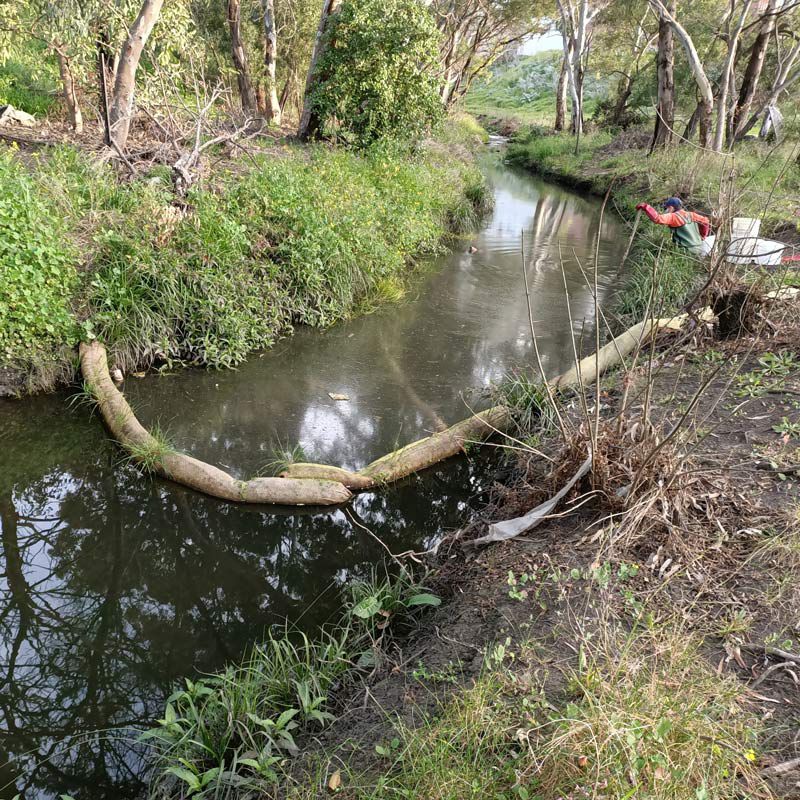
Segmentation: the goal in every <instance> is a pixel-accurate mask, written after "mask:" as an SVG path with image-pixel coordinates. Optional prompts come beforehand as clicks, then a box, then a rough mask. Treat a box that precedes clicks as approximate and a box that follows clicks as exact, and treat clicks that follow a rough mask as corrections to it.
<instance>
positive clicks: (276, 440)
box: [0, 161, 625, 800]
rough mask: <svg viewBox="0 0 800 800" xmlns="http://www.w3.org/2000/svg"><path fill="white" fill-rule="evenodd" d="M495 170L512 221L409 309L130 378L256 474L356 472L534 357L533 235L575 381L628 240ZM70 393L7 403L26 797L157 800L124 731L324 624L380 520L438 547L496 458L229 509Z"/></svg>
mask: <svg viewBox="0 0 800 800" xmlns="http://www.w3.org/2000/svg"><path fill="white" fill-rule="evenodd" d="M486 169H487V172H488V174H489V177H490V179H491V181H492V183H493V185H494V191H495V199H496V203H495V208H494V211H493V213H492V214H491V215H489V216H488V217H487V219H486V220H485V223H484V225H483V227H482V229H481V231H480V232H479V233H478V234H476V235H475V236H474V237H472V238H471V239H470V240H469V241H466V242H464V243H463V244H459V246H457V248H456V250H455V252H454V253H452V254H451V255H448V256H445V257H443V258H441V259H438V260H437V261H436V262H435V263H433V264H431V265H429V266H428V267H426V268H425V270H424V271H423V273H422V274H421V276H420V278H419V280H418V281H417V282H416V284H415V286H414V289H413V291H412V293H411V295H410V296H409V298H408V299H407V300H406V301H405V302H403V303H402V304H400V305H395V306H391V307H387V308H384V309H383V310H382V311H380V312H379V313H376V314H374V315H371V316H368V317H364V318H361V319H358V320H355V321H353V322H350V323H347V324H343V325H339V326H336V327H334V328H332V329H330V330H327V331H324V332H320V331H311V330H302V331H298V332H297V333H296V334H295V336H293V337H292V338H290V339H287V340H284V341H283V342H280V343H279V344H278V345H277V346H276V347H275V348H274V349H273V350H271V351H270V352H267V353H264V354H262V355H260V356H258V355H256V356H254V357H253V358H252V359H251V360H250V361H249V362H248V363H247V364H245V365H244V366H242V367H241V368H240V369H239V370H238V371H234V372H202V371H184V372H181V373H179V374H175V375H169V376H161V377H148V378H146V379H143V380H136V379H134V378H130V379H128V380H127V381H126V385H125V391H126V393H127V394H128V396H129V398H130V399H131V401H132V404H133V406H134V408H136V409H137V411H138V413H139V415H140V417H141V418H142V420H143V421H145V422H147V423H151V424H152V423H156V422H158V424H159V425H160V426H161V427H162V428H163V429H165V430H166V431H168V433H169V437H170V439H171V440H172V441H173V442H174V443H175V444H176V445H177V446H178V447H180V448H184V449H186V450H187V451H188V452H191V453H192V454H193V455H196V456H199V457H200V458H203V459H206V460H209V461H212V462H214V463H218V464H222V465H225V466H226V467H227V468H228V469H230V470H231V471H232V472H234V473H235V474H237V475H242V476H245V475H250V474H252V473H254V472H257V471H259V470H262V469H264V468H265V466H266V465H267V464H268V463H269V462H270V461H272V460H273V459H274V451H276V450H280V449H282V448H283V449H285V448H286V446H287V445H295V444H297V443H299V444H300V445H301V446H302V449H303V451H304V453H305V456H306V457H308V458H310V459H315V460H322V461H327V462H330V463H334V464H340V465H342V466H345V467H354V468H357V467H360V466H362V465H363V464H365V463H366V462H368V461H369V460H371V459H373V458H375V457H377V456H379V455H381V454H383V453H384V452H386V451H387V450H390V449H392V448H394V447H396V446H397V445H398V444H402V443H406V442H409V441H412V440H413V439H416V438H419V437H420V436H423V435H425V434H426V433H427V432H428V431H431V430H434V429H435V427H436V426H437V425H438V424H440V423H441V421H445V422H453V421H455V420H457V419H460V418H461V417H463V416H464V415H465V414H466V413H467V411H468V409H469V408H478V407H481V406H482V405H485V404H486V403H487V402H488V399H487V397H486V396H485V390H486V388H487V387H489V386H490V385H491V384H492V383H493V382H495V381H497V380H499V379H500V378H501V377H502V376H503V375H504V374H506V373H508V372H509V371H511V370H514V369H520V368H530V367H531V365H532V354H531V345H530V335H529V321H528V311H527V305H526V300H525V293H524V289H523V281H522V273H521V267H520V263H521V258H520V233H521V231H523V230H524V231H525V249H526V261H527V263H528V280H529V284H530V289H531V295H532V303H533V315H534V320H535V324H536V327H537V330H538V332H539V334H540V347H541V349H542V352H543V354H544V361H545V370H546V372H548V374H555V373H557V372H559V371H561V370H563V369H565V368H566V367H567V366H568V365H569V364H570V362H571V359H572V337H573V335H580V333H581V331H582V330H583V328H584V327H585V326H586V325H587V324H588V323H589V322H590V320H589V319H588V317H589V316H590V315H591V295H590V292H589V291H588V289H587V286H586V282H585V280H584V277H583V274H582V272H581V267H580V265H581V264H587V263H589V261H590V259H591V257H592V255H593V252H594V246H595V240H596V237H597V236H598V233H599V253H600V264H601V269H600V288H601V291H602V292H603V293H606V292H608V291H609V290H610V289H611V287H612V285H613V283H614V280H615V277H616V274H615V273H616V265H617V264H618V263H619V260H620V257H621V254H622V251H623V249H624V246H625V236H624V232H623V231H622V229H621V227H620V226H619V225H618V224H617V222H616V221H615V220H614V219H613V218H608V217H607V218H606V219H605V220H604V221H603V222H602V226H601V225H600V208H599V204H598V203H597V202H596V201H595V200H593V199H584V198H581V197H579V196H577V195H575V194H573V193H570V192H566V191H564V190H561V189H559V188H556V187H554V186H551V185H548V184H544V183H542V182H540V181H537V180H535V179H533V178H531V177H529V176H525V175H521V174H517V173H515V172H512V171H510V170H508V169H506V168H505V167H503V166H501V165H500V164H499V162H498V161H492V162H491V163H488V164H487V166H486ZM470 245H472V246H474V247H475V248H477V252H475V253H469V252H466V251H467V249H468V247H469V246H470ZM561 263H563V265H564V270H563V273H562V269H561V266H560V264H561ZM565 281H566V285H567V290H568V292H569V297H570V306H571V311H572V316H573V322H572V325H571V326H570V324H569V322H568V317H567V314H566V299H565V287H564V283H565ZM330 394H336V395H344V396H346V397H347V398H348V399H347V400H333V399H331V397H330ZM67 401H68V397H67V396H65V395H56V396H50V397H38V398H33V399H30V400H25V401H23V402H18V403H14V402H10V401H0V525H1V527H2V532H1V534H0V537H1V539H2V561H0V568H1V569H2V574H0V787H2V788H0V798H3V799H4V798H11V797H13V796H14V795H15V794H16V793H18V792H21V793H22V794H23V796H24V797H25V798H28V799H29V800H30V798H50V797H56V796H58V795H59V794H61V793H68V794H70V795H72V796H74V797H76V798H78V799H79V800H82V799H83V798H91V799H92V800H95V799H96V798H114V799H115V800H119V799H121V798H126V797H140V796H141V795H142V793H143V791H144V788H143V783H142V770H141V765H140V762H139V754H138V753H137V749H136V747H135V746H134V745H133V744H132V743H131V741H130V740H129V739H128V738H126V737H125V735H124V734H123V733H121V732H123V731H126V730H127V731H129V730H130V729H131V728H132V727H135V726H137V725H141V724H143V723H145V722H146V721H147V720H149V719H152V718H154V717H155V716H156V715H158V714H159V712H160V711H161V709H162V704H163V699H164V697H165V696H166V694H167V693H168V692H169V691H170V689H171V687H172V686H173V685H174V683H175V682H176V681H178V680H180V679H181V678H182V677H183V676H186V675H192V674H194V673H196V672H197V671H201V672H202V671H210V670H214V669H216V668H218V667H219V666H221V665H222V664H224V663H225V662H227V661H230V660H233V659H236V658H237V657H238V656H239V655H240V654H241V653H242V652H243V651H244V650H245V649H246V647H247V646H248V644H249V643H251V642H253V641H254V640H256V639H258V637H259V636H260V635H261V634H262V632H263V630H264V629H265V627H267V626H269V625H270V624H273V623H275V622H276V621H278V620H281V619H284V618H287V617H288V618H289V619H290V620H292V621H295V622H297V623H298V624H299V625H300V626H302V627H306V628H308V629H313V627H315V626H316V625H319V624H320V623H321V622H323V621H324V620H326V619H328V618H330V617H331V616H335V615H336V610H337V592H338V591H339V589H340V588H341V587H342V586H343V585H344V584H346V583H347V581H348V580H350V579H351V578H352V577H353V576H356V575H360V574H363V573H365V572H367V571H368V570H369V569H370V568H371V567H372V565H374V564H378V563H380V561H381V559H382V550H381V548H380V546H379V545H378V544H376V542H375V541H374V540H373V539H372V538H371V537H370V536H369V535H368V534H367V533H365V532H364V530H363V529H362V528H361V527H360V526H361V525H364V526H367V527H369V528H371V529H373V530H374V531H375V532H376V533H378V535H379V536H380V537H381V538H382V539H383V540H384V541H386V542H387V543H388V544H389V546H390V547H391V548H392V549H393V550H395V551H399V550H405V549H409V548H417V549H419V548H423V547H425V546H428V545H430V544H431V543H432V542H434V541H435V540H436V538H437V537H438V536H440V535H441V533H442V532H443V531H445V530H448V529H452V528H454V527H456V526H457V525H458V524H459V522H460V521H462V520H463V519H464V517H465V516H466V515H467V514H468V513H469V506H470V501H471V498H472V497H474V496H475V495H476V494H477V493H478V492H479V491H480V489H481V486H482V485H483V483H484V481H485V478H486V476H485V472H486V469H485V464H484V463H483V462H482V461H481V460H480V459H477V460H475V459H474V460H471V461H470V460H467V459H454V460H452V461H450V462H448V463H446V464H444V465H442V466H440V467H439V468H437V469H432V470H429V471H427V472H425V473H424V474H422V475H419V476H417V477H415V478H413V479H410V480H408V481H407V482H405V483H404V484H402V485H400V486H396V487H393V488H392V489H390V490H388V491H385V492H381V493H375V494H363V495H360V496H359V497H357V498H356V499H355V500H354V502H353V503H352V505H351V506H350V507H348V508H347V509H334V510H315V509H307V510H304V511H301V512H298V510H297V509H289V510H283V509H274V508H266V507H265V508H253V507H248V508H245V507H237V506H231V505H225V504H222V503H218V502H216V501H214V500H211V499H208V498H205V497H200V496H198V495H195V494H192V493H191V492H188V491H184V490H182V489H181V488H179V487H176V486H173V485H170V484H168V483H165V482H162V481H153V480H150V479H149V478H146V477H143V476H141V475H140V474H138V473H137V471H136V470H135V469H133V468H132V467H131V466H130V465H129V464H126V463H125V462H124V461H123V460H122V458H121V456H120V453H119V451H118V450H117V449H116V448H115V447H114V446H113V445H112V444H111V443H109V442H108V441H107V439H106V436H105V434H104V431H103V428H102V426H101V424H100V423H99V421H98V419H97V418H92V417H90V416H89V412H88V411H87V410H86V409H85V408H81V407H80V406H75V407H72V408H70V407H69V406H68V405H67Z"/></svg>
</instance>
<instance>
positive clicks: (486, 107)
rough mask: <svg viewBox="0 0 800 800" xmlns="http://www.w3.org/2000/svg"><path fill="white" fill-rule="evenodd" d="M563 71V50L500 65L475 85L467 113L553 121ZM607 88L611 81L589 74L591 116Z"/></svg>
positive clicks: (587, 89) (587, 95) (587, 90)
mask: <svg viewBox="0 0 800 800" xmlns="http://www.w3.org/2000/svg"><path fill="white" fill-rule="evenodd" d="M560 69H561V51H560V50H547V51H545V52H543V53H536V54H535V55H530V56H516V57H514V58H513V59H512V60H510V61H502V62H498V63H497V64H495V65H494V66H493V67H492V68H491V69H490V70H489V71H487V73H486V75H485V76H483V77H482V78H480V79H478V80H476V81H475V83H474V84H473V86H472V88H471V89H470V91H469V93H468V94H467V97H466V107H467V110H468V111H470V112H472V113H474V114H487V115H489V116H511V117H516V118H518V119H520V120H521V121H523V122H539V123H543V124H546V123H549V122H552V119H553V117H554V116H555V94H556V86H557V85H558V74H559V70H560ZM607 89H608V79H607V78H605V77H599V76H597V75H593V74H591V73H587V75H586V78H585V84H584V97H585V98H586V101H587V102H586V113H587V114H591V113H592V111H593V109H594V102H593V101H596V100H597V99H599V98H600V97H602V96H603V95H604V94H605V93H606V91H607Z"/></svg>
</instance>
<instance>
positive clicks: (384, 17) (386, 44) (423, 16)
mask: <svg viewBox="0 0 800 800" xmlns="http://www.w3.org/2000/svg"><path fill="white" fill-rule="evenodd" d="M327 36H328V42H327V44H328V46H327V47H326V48H325V50H324V54H323V57H322V58H321V59H320V63H319V66H318V70H317V82H316V86H315V88H314V92H313V96H312V103H313V104H314V106H315V108H316V110H317V112H318V113H319V115H320V117H321V118H322V119H323V121H324V125H325V128H326V133H329V134H335V135H337V136H338V137H340V138H342V139H345V140H347V141H352V142H355V143H357V144H368V143H369V142H372V141H374V140H376V139H379V138H381V137H382V136H385V135H387V134H393V135H395V136H398V137H410V136H413V135H414V134H418V133H420V132H421V131H423V130H424V129H426V128H427V127H429V126H430V125H431V124H432V123H433V122H434V121H435V120H436V119H438V118H439V116H440V115H441V114H442V113H443V109H442V102H441V100H440V98H439V94H438V85H439V80H438V76H437V71H438V59H439V33H438V31H437V29H436V24H435V22H434V19H433V16H432V15H431V14H430V12H429V11H428V9H426V8H425V7H424V6H423V5H422V4H421V3H419V2H418V0H362V2H355V0H346V2H345V3H344V4H343V5H342V9H341V11H340V12H339V14H338V15H337V16H336V18H335V20H334V21H333V23H332V24H331V26H330V28H329V30H328V33H327Z"/></svg>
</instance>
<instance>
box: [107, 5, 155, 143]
mask: <svg viewBox="0 0 800 800" xmlns="http://www.w3.org/2000/svg"><path fill="white" fill-rule="evenodd" d="M163 4H164V0H144V2H143V3H142V7H141V10H140V11H139V16H137V17H136V20H135V21H134V23H133V25H131V28H130V31H129V32H128V38H127V39H126V40H125V43H124V44H123V45H122V51H121V53H120V56H119V64H118V66H117V72H116V78H115V80H114V93H113V95H112V98H111V108H110V110H109V121H110V123H111V139H112V141H113V142H114V144H116V146H117V147H118V148H119V149H120V150H124V149H125V145H126V144H127V143H128V134H129V133H130V128H131V116H132V114H133V97H134V92H135V89H136V71H137V69H138V68H139V59H140V58H141V57H142V51H143V50H144V46H145V45H146V44H147V40H148V38H149V37H150V34H151V33H152V31H153V26H154V25H155V24H156V21H157V20H158V15H159V14H160V13H161V6H162V5H163Z"/></svg>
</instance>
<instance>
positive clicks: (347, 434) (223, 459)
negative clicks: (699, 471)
mask: <svg viewBox="0 0 800 800" xmlns="http://www.w3.org/2000/svg"><path fill="white" fill-rule="evenodd" d="M488 171H489V174H490V178H491V179H492V181H493V182H494V185H495V197H496V204H495V208H494V211H493V213H492V215H491V216H490V217H489V219H487V221H486V224H485V227H484V228H483V230H482V231H481V232H480V233H479V234H478V235H476V236H475V237H473V238H472V239H470V240H469V241H465V242H463V243H459V246H458V251H459V252H455V253H453V254H450V255H448V256H446V257H444V258H442V259H440V260H439V261H438V263H437V264H436V265H435V268H433V269H431V270H429V272H428V274H427V275H426V276H425V277H424V279H423V280H422V281H420V284H419V286H418V287H417V289H416V291H415V297H414V299H413V300H411V301H409V302H406V303H403V304H401V305H399V306H391V307H386V308H384V309H382V310H381V311H380V312H379V313H376V314H373V315H371V316H368V317H363V318H361V319H358V320H354V321H352V322H350V323H348V324H346V325H339V326H336V327H334V328H331V329H329V330H327V331H324V332H319V331H309V330H301V331H299V332H298V333H297V334H296V335H295V336H294V337H293V338H291V339H287V340H284V341H283V342H281V343H279V344H278V346H277V347H276V348H275V349H274V350H272V351H270V352H267V353H264V354H262V355H261V356H260V357H254V358H252V359H251V360H250V361H249V362H248V363H247V364H244V365H243V366H242V367H241V368H240V369H239V370H238V371H237V372H228V373H224V374H221V373H213V372H199V371H196V372H185V371H184V372H181V373H179V374H176V375H173V376H169V377H164V378H160V379H158V380H146V381H137V380H135V379H131V380H128V381H127V382H126V386H125V391H126V393H127V395H128V397H129V399H130V400H131V402H132V404H133V406H134V408H136V409H137V412H138V413H139V415H140V417H141V418H142V419H143V421H145V422H146V423H148V424H153V423H158V424H159V425H161V426H162V427H163V428H166V429H167V430H168V431H169V434H170V438H171V439H172V440H173V441H175V442H176V443H177V444H178V445H179V446H180V447H182V448H185V449H186V450H188V451H189V452H191V453H192V454H193V455H196V456H198V457H199V458H203V459H205V460H208V461H211V462H212V463H218V464H223V465H224V466H225V467H226V468H228V469H230V470H231V471H233V472H234V473H235V474H236V475H237V476H239V477H249V476H250V475H252V474H254V473H257V472H259V471H260V470H261V469H263V467H264V465H265V464H266V463H268V462H269V461H270V460H271V459H272V454H273V452H274V451H275V450H276V449H277V448H278V446H279V445H283V446H285V445H287V444H289V445H295V444H297V443H299V444H301V445H302V447H303V451H304V452H305V454H306V456H307V457H308V458H310V459H313V460H317V461H322V462H326V463H333V464H337V465H339V466H344V467H347V468H351V469H352V468H360V467H362V466H363V465H364V464H365V463H367V462H369V461H371V460H372V459H374V458H376V457H378V456H380V455H383V454H384V453H386V452H388V451H389V450H392V449H394V448H395V447H397V446H398V444H402V443H406V442H410V441H413V440H414V439H418V438H420V437H421V436H425V435H427V434H428V433H430V432H431V431H433V430H436V429H437V427H439V426H441V425H442V424H443V423H446V424H450V423H452V422H455V421H456V420H458V419H461V418H463V417H464V416H465V415H466V414H467V412H468V410H469V409H470V408H476V407H481V405H482V404H485V402H486V400H485V399H484V398H483V397H482V395H481V390H485V389H486V388H487V387H488V386H490V385H491V384H492V383H493V382H496V381H498V380H500V379H501V378H502V377H503V376H504V375H505V374H507V373H508V372H509V371H510V370H512V369H514V368H517V367H522V368H525V369H532V368H534V358H533V348H532V344H531V337H530V322H529V318H528V308H527V302H526V298H525V291H524V282H523V276H522V268H521V262H522V258H521V253H520V238H521V233H522V231H523V230H524V231H525V249H526V263H527V265H528V282H529V285H530V291H531V300H532V307H533V316H534V321H535V325H536V330H537V337H538V338H539V346H540V349H541V351H542V354H543V361H544V368H545V371H546V372H547V373H548V374H550V375H554V374H557V373H559V372H562V371H564V370H565V369H567V368H568V367H569V366H570V365H571V363H572V359H573V350H572V335H573V332H574V333H576V334H577V335H580V333H581V331H582V330H583V329H584V327H586V324H587V320H588V321H589V324H590V323H591V318H592V317H593V302H592V293H591V290H590V288H589V286H588V285H587V282H586V278H585V276H584V274H583V269H586V268H588V265H589V263H590V261H591V260H592V259H593V258H594V248H595V240H596V237H597V235H598V233H599V237H600V239H599V264H600V269H599V276H598V283H599V290H600V293H601V295H605V294H606V293H607V292H608V291H609V289H610V288H611V287H612V285H613V282H614V280H615V278H616V269H617V265H618V264H619V261H620V258H621V256H622V250H623V249H624V245H625V241H624V240H625V237H624V235H623V233H622V231H621V229H620V225H619V223H618V222H616V221H615V220H614V219H613V218H611V217H608V216H607V217H606V218H605V219H604V221H603V224H602V227H600V214H599V204H598V203H597V201H596V200H584V199H582V198H580V197H578V196H577V195H575V194H572V193H570V192H566V191H564V190H560V189H558V188H556V187H553V186H551V185H548V184H545V183H542V182H541V181H537V180H535V179H533V178H531V177H530V176H527V175H522V174H517V173H515V172H512V171H510V170H508V169H507V168H504V167H502V166H500V165H499V164H498V163H496V162H494V163H492V164H490V165H489V167H488ZM469 245H474V246H475V247H476V248H477V252H476V253H474V254H470V253H467V252H465V251H466V250H467V248H468V247H469ZM565 283H566V287H567V290H568V291H569V297H570V301H569V307H570V311H571V314H572V317H573V327H572V328H570V324H569V314H568V312H567V300H566V294H565ZM329 393H332V394H341V395H346V396H347V397H348V398H349V401H347V402H340V401H334V400H332V399H331V398H330V396H329Z"/></svg>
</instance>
